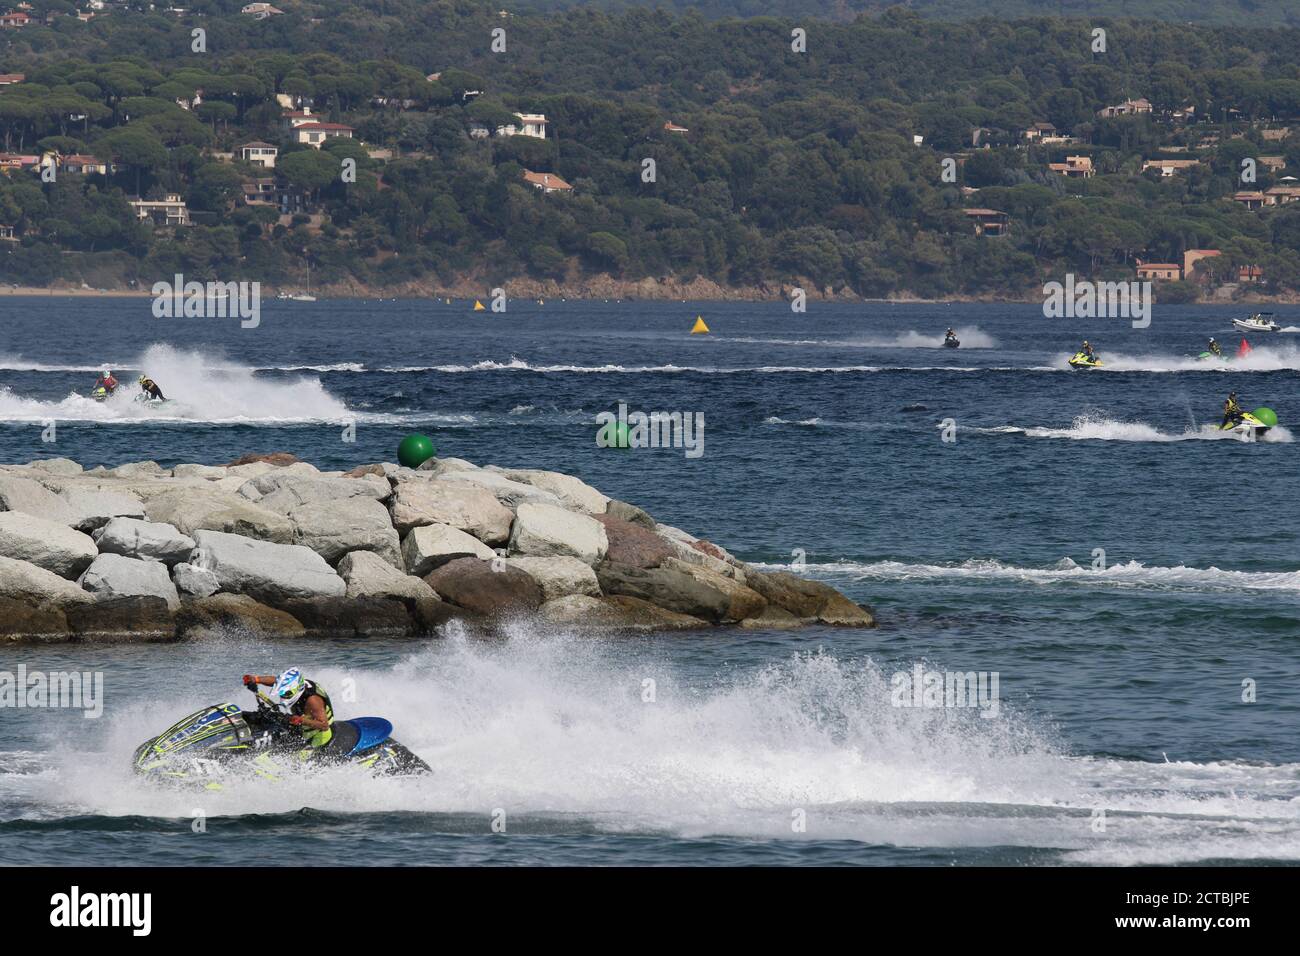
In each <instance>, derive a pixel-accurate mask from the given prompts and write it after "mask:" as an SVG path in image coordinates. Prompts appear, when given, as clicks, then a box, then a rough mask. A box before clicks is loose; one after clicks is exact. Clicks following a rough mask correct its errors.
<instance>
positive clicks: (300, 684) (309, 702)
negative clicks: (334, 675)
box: [244, 667, 334, 749]
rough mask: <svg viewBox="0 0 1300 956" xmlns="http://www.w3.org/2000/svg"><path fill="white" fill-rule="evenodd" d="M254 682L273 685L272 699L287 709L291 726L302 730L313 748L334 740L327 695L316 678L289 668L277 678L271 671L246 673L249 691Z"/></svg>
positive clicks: (294, 668)
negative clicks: (309, 677) (259, 673)
mask: <svg viewBox="0 0 1300 956" xmlns="http://www.w3.org/2000/svg"><path fill="white" fill-rule="evenodd" d="M257 684H262V685H264V686H266V687H270V688H272V690H271V693H270V694H269V695H268V696H269V697H270V698H271V700H273V701H274V702H275V703H277V704H279V705H280V706H282V707H284V708H286V709H287V710H288V711H289V723H290V725H292V726H294V727H297V728H299V729H300V730H301V731H302V735H303V738H304V739H305V740H306V741H307V743H308V744H309V745H310V746H312V747H314V748H316V749H320V748H321V747H324V746H326V745H327V744H328V743H329V742H330V741H331V740H333V739H334V708H333V707H331V706H330V696H329V694H327V693H326V692H325V688H324V687H321V686H320V684H317V683H316V682H315V681H310V680H308V679H307V678H305V677H303V676H302V671H300V670H299V669H298V668H296V667H290V668H289V669H288V670H287V671H285V672H284V673H283V674H280V675H279V676H278V677H277V676H275V675H274V674H262V675H257V674H245V675H244V686H245V687H247V688H249V689H250V690H252V689H253V688H254V687H255V686H256V685H257Z"/></svg>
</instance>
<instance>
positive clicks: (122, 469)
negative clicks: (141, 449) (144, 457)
mask: <svg viewBox="0 0 1300 956" xmlns="http://www.w3.org/2000/svg"><path fill="white" fill-rule="evenodd" d="M108 473H109V475H111V476H112V477H114V478H162V477H165V476H167V475H170V474H171V472H169V471H168V470H167V469H166V468H164V467H163V466H162V465H160V464H158V462H156V461H130V462H127V463H126V464H124V465H118V466H117V467H116V468H110V469H109V470H108Z"/></svg>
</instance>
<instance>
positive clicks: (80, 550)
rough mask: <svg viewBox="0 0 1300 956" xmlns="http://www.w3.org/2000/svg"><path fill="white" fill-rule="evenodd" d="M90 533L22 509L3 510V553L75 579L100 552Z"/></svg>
mask: <svg viewBox="0 0 1300 956" xmlns="http://www.w3.org/2000/svg"><path fill="white" fill-rule="evenodd" d="M98 553H99V552H98V550H97V549H96V548H95V542H94V541H93V540H91V538H90V536H89V535H86V534H82V533H81V532H80V531H74V530H73V529H72V528H69V527H68V526H67V525H66V524H62V523H58V522H54V521H46V520H45V519H44V518H38V517H36V516H35V515H31V514H28V513H26V512H22V511H5V512H0V556H3V557H6V558H13V559H14V560H17V561H27V562H30V563H31V564H34V565H36V566H37V567H41V568H45V570H47V571H53V572H54V573H55V574H57V575H59V576H60V577H64V578H69V579H71V578H75V577H77V576H78V575H79V574H81V572H82V571H84V570H86V568H88V567H90V562H91V561H93V560H95V555H96V554H98Z"/></svg>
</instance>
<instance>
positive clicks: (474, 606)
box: [0, 453, 875, 642]
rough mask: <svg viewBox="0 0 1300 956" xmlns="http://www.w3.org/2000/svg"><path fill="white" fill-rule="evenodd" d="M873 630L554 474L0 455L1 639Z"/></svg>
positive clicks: (809, 586)
mask: <svg viewBox="0 0 1300 956" xmlns="http://www.w3.org/2000/svg"><path fill="white" fill-rule="evenodd" d="M521 616H522V617H528V618H533V619H535V620H540V621H542V622H544V623H547V624H550V625H555V626H559V627H564V628H591V629H596V630H609V631H620V630H691V629H703V628H708V627H714V626H732V625H734V626H741V627H764V628H767V627H779V628H787V627H798V626H801V625H806V624H815V623H819V624H827V625H839V626H849V627H871V626H874V624H875V620H874V617H873V615H872V612H871V609H870V608H867V607H864V606H861V605H858V604H855V603H853V602H852V601H850V600H849V599H848V598H846V597H845V596H844V595H843V594H841V593H839V592H838V591H836V590H835V589H834V588H832V587H829V586H828V585H825V584H822V583H819V582H816V581H811V580H808V579H806V578H802V577H799V576H796V575H793V574H787V573H784V572H775V573H773V572H766V571H760V570H758V569H756V568H753V567H751V566H749V565H747V564H745V563H744V562H742V561H739V560H737V559H736V558H735V557H733V556H732V555H731V554H729V553H728V552H727V551H726V550H725V549H723V548H722V547H719V546H718V545H717V544H714V543H713V542H710V541H706V540H703V539H701V538H696V537H694V536H693V535H691V534H688V533H687V532H685V531H682V530H680V529H678V528H674V527H671V526H669V525H665V524H661V523H659V522H658V521H656V520H655V519H654V518H652V517H651V516H650V515H649V514H647V513H646V512H645V511H644V510H642V509H641V508H638V507H636V506H635V505H632V504H628V503H626V502H623V501H616V500H614V499H611V498H609V497H607V496H605V495H603V494H601V493H600V492H599V491H597V490H596V489H595V488H593V487H591V486H590V485H588V484H586V483H584V482H582V481H580V480H579V479H577V478H574V477H572V476H570V475H565V474H561V473H558V472H553V471H539V470H534V469H527V468H499V467H496V466H491V465H489V466H485V467H480V466H478V465H474V464H471V463H470V462H468V461H464V460H462V459H457V458H444V459H439V460H434V461H430V462H427V463H426V464H425V465H423V466H421V467H420V468H419V469H410V468H403V467H399V466H397V465H394V464H388V463H383V464H372V465H362V466H361V467H358V468H355V469H353V470H352V471H349V472H346V473H345V472H325V471H320V470H318V469H317V468H315V467H314V466H312V465H311V464H309V463H307V462H303V461H299V460H297V459H296V458H294V457H293V456H292V455H286V454H283V453H278V454H274V455H264V456H255V455H254V456H247V457H245V458H241V459H239V460H238V461H236V462H232V463H230V464H228V465H221V466H211V465H198V464H186V465H177V466H176V467H174V468H164V467H162V466H160V465H158V464H157V463H155V462H151V461H146V462H134V463H131V464H125V465H119V466H117V467H115V468H105V467H102V466H100V467H96V468H90V469H85V468H83V467H82V465H80V464H78V463H77V462H75V461H71V460H68V459H66V458H54V459H43V460H38V461H33V462H30V463H28V464H26V465H7V466H0V641H9V642H16V641H27V642H45V641H123V642H126V641H136V642H140V641H143V642H165V641H177V640H194V639H201V638H202V637H204V636H207V635H222V634H227V635H229V634H235V635H242V636H252V637H266V638H274V637H299V636H302V635H305V634H328V635H350V636H358V637H363V636H372V635H375V636H394V637H401V636H409V637H420V636H435V635H437V634H438V632H439V628H440V627H441V626H442V625H445V624H447V623H448V622H450V621H462V622H464V624H465V625H466V626H469V627H474V628H483V629H491V628H493V627H495V626H498V625H500V624H501V623H503V622H505V621H508V620H511V619H516V618H519V617H521Z"/></svg>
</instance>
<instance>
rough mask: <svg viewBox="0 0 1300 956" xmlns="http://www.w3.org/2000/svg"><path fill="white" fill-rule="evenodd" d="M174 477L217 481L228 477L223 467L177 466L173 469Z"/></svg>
mask: <svg viewBox="0 0 1300 956" xmlns="http://www.w3.org/2000/svg"><path fill="white" fill-rule="evenodd" d="M172 476H173V477H176V478H202V479H204V480H206V481H216V480H217V479H219V478H225V477H226V468H225V466H223V465H177V466H176V467H175V468H173V469H172Z"/></svg>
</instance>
